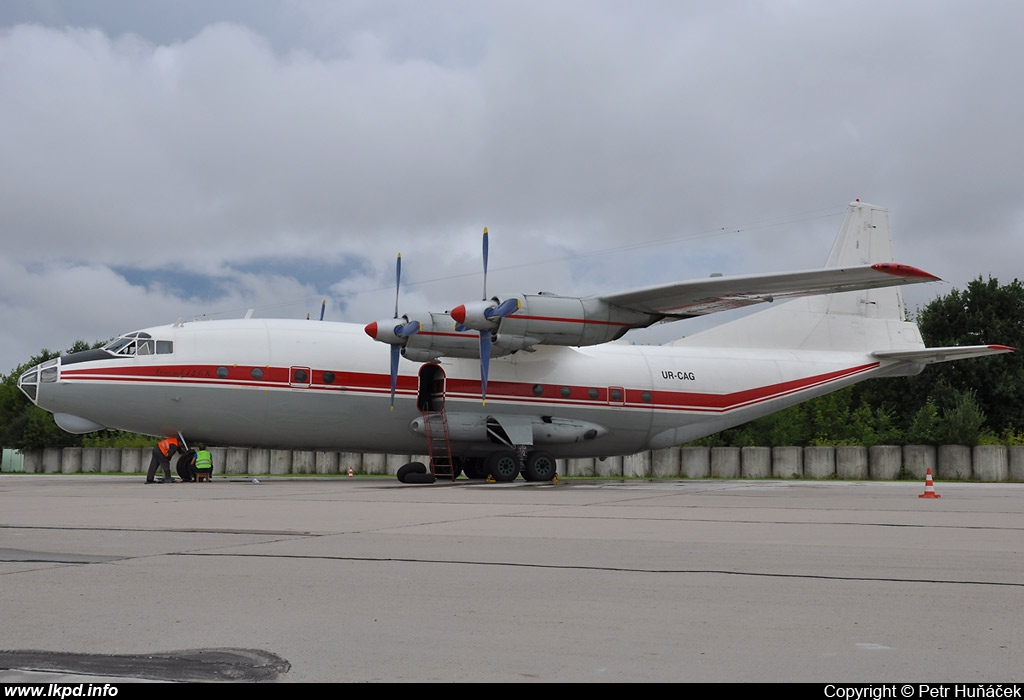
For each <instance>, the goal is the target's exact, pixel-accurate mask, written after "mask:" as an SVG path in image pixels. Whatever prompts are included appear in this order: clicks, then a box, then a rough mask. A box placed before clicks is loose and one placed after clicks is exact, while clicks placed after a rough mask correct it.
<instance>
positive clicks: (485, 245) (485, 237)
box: [483, 226, 487, 299]
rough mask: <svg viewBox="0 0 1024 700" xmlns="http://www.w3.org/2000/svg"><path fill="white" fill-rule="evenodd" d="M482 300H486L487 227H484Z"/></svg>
mask: <svg viewBox="0 0 1024 700" xmlns="http://www.w3.org/2000/svg"><path fill="white" fill-rule="evenodd" d="M483 298H484V299H486V298H487V227H486V226H484V296H483Z"/></svg>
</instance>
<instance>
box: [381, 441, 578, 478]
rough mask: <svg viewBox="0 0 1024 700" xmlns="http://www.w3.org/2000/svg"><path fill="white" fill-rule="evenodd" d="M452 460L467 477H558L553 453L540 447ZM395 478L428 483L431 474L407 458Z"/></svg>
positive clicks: (502, 450) (422, 466) (421, 465)
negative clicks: (406, 462) (407, 462)
mask: <svg viewBox="0 0 1024 700" xmlns="http://www.w3.org/2000/svg"><path fill="white" fill-rule="evenodd" d="M454 462H455V464H456V465H458V467H457V468H458V469H460V470H461V472H462V473H463V474H465V475H466V478H467V479H493V480H494V481H498V482H509V481H515V479H516V477H517V476H519V475H520V474H522V475H523V478H524V479H525V480H526V481H554V480H556V479H557V478H558V473H557V464H556V462H555V456H554V455H552V454H551V453H550V452H546V451H544V450H531V451H529V452H526V451H525V450H514V449H501V450H495V451H494V452H491V453H490V454H489V455H487V456H486V457H483V458H481V457H456V458H455V460H454ZM456 475H457V474H456ZM446 478H447V477H446ZM398 480H399V481H401V482H402V483H403V484H431V483H433V482H434V481H435V477H434V475H433V474H431V473H430V470H429V469H427V467H426V465H425V464H423V463H422V462H410V463H409V464H405V465H402V467H401V468H399V470H398Z"/></svg>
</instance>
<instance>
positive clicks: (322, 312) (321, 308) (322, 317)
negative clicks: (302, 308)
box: [306, 299, 327, 321]
mask: <svg viewBox="0 0 1024 700" xmlns="http://www.w3.org/2000/svg"><path fill="white" fill-rule="evenodd" d="M324 311H327V300H326V299H324V301H323V303H322V304H320V320H321V321H323V320H324ZM306 320H307V321H308V320H309V312H308V311H307V312H306Z"/></svg>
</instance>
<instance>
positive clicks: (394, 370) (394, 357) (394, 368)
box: [391, 345, 402, 411]
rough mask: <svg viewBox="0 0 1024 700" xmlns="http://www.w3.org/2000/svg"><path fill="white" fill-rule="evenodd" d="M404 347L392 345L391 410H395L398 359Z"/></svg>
mask: <svg viewBox="0 0 1024 700" xmlns="http://www.w3.org/2000/svg"><path fill="white" fill-rule="evenodd" d="M401 352H402V348H400V347H399V346H397V345H392V346H391V410H392V411H394V410H395V387H396V386H397V385H398V360H399V357H400V353H401Z"/></svg>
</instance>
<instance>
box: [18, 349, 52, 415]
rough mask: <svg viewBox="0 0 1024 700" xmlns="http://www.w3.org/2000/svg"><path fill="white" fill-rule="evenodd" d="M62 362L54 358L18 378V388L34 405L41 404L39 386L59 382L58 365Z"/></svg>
mask: <svg viewBox="0 0 1024 700" xmlns="http://www.w3.org/2000/svg"><path fill="white" fill-rule="evenodd" d="M59 363H60V360H59V359H57V358H54V359H52V360H47V361H46V362H43V363H41V364H38V365H36V366H35V367H33V368H32V369H30V370H26V371H25V372H24V373H23V374H22V375H21V376H20V377H19V378H18V388H19V389H21V392H22V393H23V394H25V396H27V397H28V398H29V400H30V401H32V403H34V404H38V403H39V385H40V384H52V383H53V382H56V381H57V375H58V374H59V370H58V368H57V367H58V364H59Z"/></svg>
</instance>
